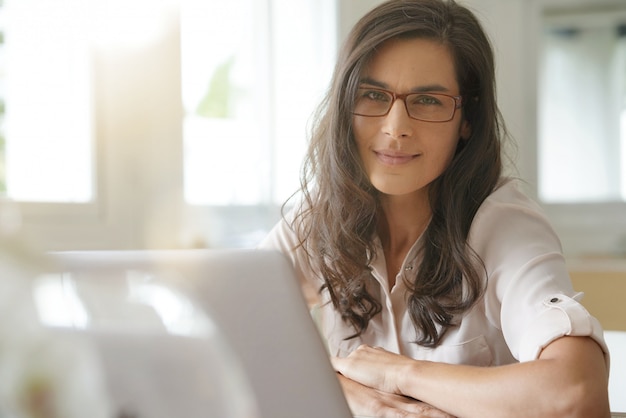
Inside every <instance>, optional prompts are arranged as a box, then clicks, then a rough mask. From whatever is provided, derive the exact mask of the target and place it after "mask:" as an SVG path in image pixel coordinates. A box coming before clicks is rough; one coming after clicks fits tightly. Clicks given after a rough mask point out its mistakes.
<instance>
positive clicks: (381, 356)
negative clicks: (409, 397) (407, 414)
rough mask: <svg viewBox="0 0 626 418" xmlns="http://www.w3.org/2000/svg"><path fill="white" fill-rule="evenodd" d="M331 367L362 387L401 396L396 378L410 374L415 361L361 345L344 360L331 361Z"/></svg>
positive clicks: (335, 359) (333, 359) (334, 359)
mask: <svg viewBox="0 0 626 418" xmlns="http://www.w3.org/2000/svg"><path fill="white" fill-rule="evenodd" d="M331 361H332V363H333V367H334V368H335V370H336V371H338V372H339V373H341V374H342V375H344V376H346V377H348V378H349V379H351V380H354V381H356V382H358V383H361V384H362V385H365V386H369V387H371V388H374V389H378V390H381V391H383V392H389V393H395V394H399V395H401V394H402V393H401V391H400V390H399V389H398V378H399V376H402V375H403V374H404V373H408V372H410V368H411V365H412V364H413V363H414V362H415V360H413V359H411V358H409V357H406V356H402V355H399V354H394V353H391V352H389V351H387V350H385V349H382V348H375V347H370V346H368V345H361V346H359V347H358V348H357V349H356V350H354V351H353V352H352V353H350V354H349V355H348V356H347V357H345V358H339V357H334V358H332V359H331Z"/></svg>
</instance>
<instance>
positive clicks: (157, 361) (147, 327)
mask: <svg viewBox="0 0 626 418" xmlns="http://www.w3.org/2000/svg"><path fill="white" fill-rule="evenodd" d="M51 258H52V259H53V261H54V263H53V266H54V267H50V268H48V271H46V272H44V273H43V274H42V275H41V276H40V277H39V279H40V280H39V281H38V282H36V283H39V284H40V285H41V284H42V283H44V284H45V286H48V288H50V283H54V280H57V284H58V283H63V285H62V287H63V288H64V289H65V291H66V292H65V294H66V295H67V290H68V289H70V290H72V289H73V290H72V292H73V293H72V292H70V293H72V294H73V296H71V297H69V296H68V299H67V302H66V303H64V304H63V305H64V306H65V307H66V308H67V307H68V306H70V305H72V303H74V304H76V303H77V301H78V302H80V303H79V308H80V309H76V308H75V309H73V312H74V314H72V315H70V316H71V318H69V319H68V318H67V317H66V318H65V319H64V318H63V317H62V315H61V317H59V315H58V313H59V309H55V310H54V311H53V312H52V313H51V314H50V317H51V318H52V319H51V321H49V322H48V323H47V324H48V326H49V328H50V329H55V330H57V331H58V332H60V333H63V332H66V333H68V335H69V334H71V335H80V336H83V337H84V338H85V339H87V340H89V341H90V342H91V343H92V344H93V346H94V347H95V350H96V351H97V353H98V356H99V358H100V361H101V364H102V368H103V375H104V379H105V381H106V383H105V384H106V387H107V390H108V393H109V396H110V398H111V399H112V402H113V406H112V408H113V409H115V410H116V411H115V414H116V415H115V416H136V417H148V418H157V417H158V418H160V417H163V418H166V417H167V418H171V417H172V416H179V417H185V418H195V417H196V416H197V417H207V416H208V417H213V416H215V417H220V418H222V417H229V416H232V417H239V416H246V417H262V418H280V417H285V418H287V417H288V418H292V417H300V418H309V417H310V418H313V417H315V418H319V417H333V418H342V417H346V418H350V417H352V415H351V413H350V411H349V408H348V406H347V403H346V400H345V398H344V396H343V393H342V391H341V387H340V384H339V381H338V379H337V377H336V374H335V372H334V370H333V369H332V366H331V364H330V361H329V358H328V355H327V352H326V349H325V347H324V344H323V342H322V339H321V337H320V335H319V333H318V331H317V328H316V326H315V324H314V322H313V320H312V318H311V315H310V314H309V311H308V309H307V307H306V304H305V301H304V298H303V296H302V294H301V292H300V288H299V284H298V281H297V279H296V277H295V275H294V272H293V270H292V268H291V265H290V264H289V262H288V260H287V259H286V258H285V257H284V256H283V255H282V254H280V253H278V252H273V251H265V250H242V249H237V250H172V251H169V250H167V251H166V250H158V251H157V250H150V251H78V252H57V253H52V254H51ZM42 280H43V281H42ZM59 280H60V281H59ZM46 283H47V284H46ZM41 286H43V287H45V286H44V285H41ZM131 288H132V289H134V290H132V289H131ZM129 289H131V290H129ZM142 289H143V290H142ZM142 292H143V293H142ZM40 293H41V292H40ZM44 293H45V292H44ZM131 294H133V295H134V299H132V298H131V299H132V300H133V302H132V303H131V302H129V301H130V300H131V299H129V295H131ZM137 295H140V296H141V295H144V296H142V297H143V299H142V297H139V296H137ZM146 295H151V296H149V297H148V296H146ZM168 298H169V299H168ZM42 300H44V302H42ZM168 300H169V302H168V303H169V305H167V306H170V308H167V309H161V312H160V313H159V312H153V310H154V309H156V311H159V308H158V306H157V303H156V301H159V303H161V305H159V306H161V307H163V306H166V305H164V303H165V301H168ZM72 301H73V302H72ZM142 301H143V302H146V303H145V304H144V305H142ZM150 301H152V302H150ZM153 302H154V303H153ZM39 303H40V305H41V304H42V303H43V305H45V297H44V298H43V299H41V298H40V300H39ZM151 303H152V305H151V306H149V305H150V304H151ZM194 309H195V310H194ZM76 312H79V313H80V315H77V314H76ZM55 314H56V315H57V318H56V321H57V322H56V323H55V322H54V321H55V318H54V315H55ZM159 315H160V316H159ZM166 317H167V318H169V319H167V318H166ZM159 319H160V320H159ZM63 321H65V322H63ZM68 321H69V322H68ZM42 322H46V321H45V320H44V321H42ZM133 324H134V325H133ZM133 326H135V329H133ZM216 336H217V337H219V338H216ZM216 379H221V380H222V381H223V380H224V379H225V380H227V381H228V382H226V384H225V385H226V387H228V385H230V388H231V389H233V390H231V391H230V392H225V390H226V389H224V384H216ZM220 391H221V392H220ZM248 395H249V396H248ZM246 396H248V397H246ZM220 402H221V403H222V405H220V404H219V403H220ZM223 403H234V404H236V405H235V406H233V405H230V406H228V405H223ZM228 408H231V409H228Z"/></svg>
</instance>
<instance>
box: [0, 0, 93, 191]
mask: <svg viewBox="0 0 626 418" xmlns="http://www.w3.org/2000/svg"><path fill="white" fill-rule="evenodd" d="M5 3H6V4H4V5H3V7H2V9H1V10H2V12H1V13H2V19H0V21H1V22H2V33H3V35H4V36H3V39H4V40H5V42H4V43H3V44H2V46H1V48H2V51H1V52H0V53H1V54H2V55H3V57H2V58H3V59H2V60H1V62H2V64H0V65H1V66H2V73H1V74H2V75H1V76H0V80H1V81H0V83H2V84H1V86H2V87H1V88H0V97H1V98H2V102H1V103H2V105H1V108H0V109H1V111H2V113H1V114H0V118H1V119H3V120H2V125H1V127H0V129H1V131H2V135H3V138H4V141H3V143H2V145H4V150H3V151H4V152H5V154H4V156H5V159H4V162H5V171H4V172H3V174H4V175H5V176H3V177H4V181H5V182H4V184H5V185H6V187H5V192H6V194H7V195H8V197H10V198H12V199H15V200H19V201H46V202H89V201H91V200H92V198H93V197H94V187H93V180H94V177H93V164H92V144H93V134H92V106H91V103H92V101H91V78H90V75H91V71H90V70H91V68H90V65H91V62H90V49H89V41H90V39H89V36H88V34H89V19H88V15H87V13H88V11H89V8H88V7H86V6H85V5H84V3H85V2H82V1H77V0H60V1H56V2H47V1H37V0H7V1H6V2H5Z"/></svg>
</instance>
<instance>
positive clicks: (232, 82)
mask: <svg viewBox="0 0 626 418" xmlns="http://www.w3.org/2000/svg"><path fill="white" fill-rule="evenodd" d="M293 16H298V18H297V19H294V18H293ZM233 28H236V30H233ZM334 28H335V13H334V2H333V1H329V0H325V1H319V0H315V1H314V0H300V1H292V0H262V1H260V0H247V1H239V2H206V1H202V0H184V1H183V3H182V9H181V61H182V96H183V106H184V111H185V117H184V130H183V132H184V150H185V151H184V155H185V157H184V158H185V199H186V201H187V202H188V203H189V204H190V205H192V206H193V208H192V209H191V211H192V212H193V213H194V214H195V215H196V216H195V217H194V216H192V219H195V218H197V217H200V215H201V213H202V212H203V211H204V212H206V213H211V216H210V219H207V222H209V224H205V225H204V226H199V227H198V226H196V228H197V231H196V232H195V233H193V234H194V237H193V238H192V240H193V241H194V242H196V243H198V244H199V245H211V246H248V245H254V244H256V242H257V241H258V239H259V238H260V237H261V236H263V235H265V234H266V233H267V229H268V228H269V227H271V226H272V224H273V223H275V222H276V221H277V220H278V217H279V208H280V205H281V204H282V203H283V202H284V201H285V200H286V199H287V198H288V197H289V196H290V195H291V194H293V193H294V192H295V191H296V190H297V188H298V185H299V167H300V163H301V161H302V158H303V156H304V153H305V145H306V143H305V139H306V134H307V131H306V128H307V122H308V119H309V118H310V116H311V115H312V114H313V112H314V110H315V107H316V105H317V104H318V102H319V101H321V99H322V96H323V93H324V90H325V87H326V86H327V84H328V83H329V81H330V76H331V71H332V66H333V62H334V58H335V48H334V45H335V43H336V40H335V29H334ZM218 39H219V42H215V40H218ZM196 225H198V224H196ZM198 231H200V232H198Z"/></svg>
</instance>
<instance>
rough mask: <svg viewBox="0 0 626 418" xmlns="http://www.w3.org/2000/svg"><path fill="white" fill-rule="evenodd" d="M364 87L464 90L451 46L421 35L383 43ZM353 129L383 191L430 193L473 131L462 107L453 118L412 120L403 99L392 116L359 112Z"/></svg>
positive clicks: (454, 92)
mask: <svg viewBox="0 0 626 418" xmlns="http://www.w3.org/2000/svg"><path fill="white" fill-rule="evenodd" d="M361 86H363V87H376V88H382V89H386V90H390V91H393V92H395V93H397V94H403V93H410V92H430V93H443V94H448V95H451V96H457V95H459V86H458V83H457V79H456V73H455V67H454V61H453V58H452V55H451V53H450V51H449V49H448V48H447V47H446V46H445V45H442V44H440V43H437V42H434V41H431V40H427V39H419V38H417V39H394V40H391V41H388V42H387V43H385V44H383V46H382V47H381V48H380V49H379V50H378V52H377V53H376V54H375V55H374V56H373V58H372V59H371V61H370V62H369V64H368V65H367V66H366V67H365V68H364V71H363V74H362V76H361ZM353 129H354V137H355V140H356V144H357V147H358V151H359V155H360V157H361V161H362V164H363V167H364V169H365V172H366V173H367V176H368V177H369V179H370V181H371V182H372V184H373V185H374V187H375V188H376V189H377V190H378V191H380V192H381V193H382V194H383V196H400V195H402V196H405V195H414V196H416V197H420V198H425V196H427V186H428V185H429V184H430V183H431V182H432V181H433V180H435V179H436V178H437V177H439V176H440V175H441V174H442V173H443V172H444V170H445V169H446V168H447V167H448V165H449V164H450V161H451V160H452V157H453V156H454V153H455V150H456V147H457V143H458V141H459V138H461V137H463V138H467V137H468V136H469V126H468V124H467V123H466V122H464V121H463V120H462V112H461V111H460V109H457V110H456V112H455V114H454V118H453V119H452V120H451V121H449V122H424V121H419V120H415V119H411V118H410V117H409V115H408V114H407V110H406V107H405V105H404V102H403V101H402V100H396V101H395V102H394V103H393V105H392V107H391V110H390V111H389V113H388V114H387V115H386V116H376V117H366V116H356V115H355V116H353Z"/></svg>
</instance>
